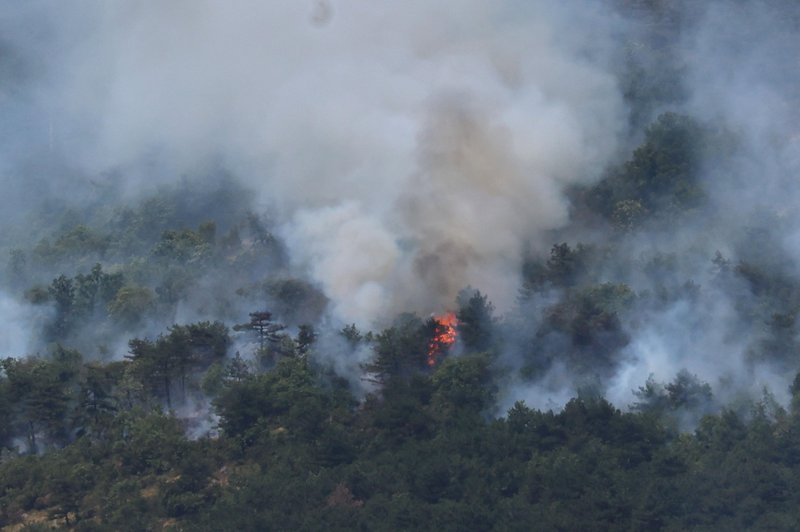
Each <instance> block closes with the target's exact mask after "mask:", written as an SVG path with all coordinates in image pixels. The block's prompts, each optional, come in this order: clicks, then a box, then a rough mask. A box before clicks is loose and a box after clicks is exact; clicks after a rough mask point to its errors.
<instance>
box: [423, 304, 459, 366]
mask: <svg viewBox="0 0 800 532" xmlns="http://www.w3.org/2000/svg"><path fill="white" fill-rule="evenodd" d="M433 319H434V321H435V322H436V330H435V331H434V334H433V338H432V339H431V343H430V344H428V366H431V367H433V366H435V365H436V359H437V357H438V356H439V355H441V354H442V352H443V351H444V350H445V349H447V348H448V347H450V346H451V345H453V343H454V342H455V341H456V325H458V319H456V315H455V313H453V312H447V313H445V314H442V315H441V316H435V317H434V318H433Z"/></svg>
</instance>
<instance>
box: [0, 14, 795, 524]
mask: <svg viewBox="0 0 800 532" xmlns="http://www.w3.org/2000/svg"><path fill="white" fill-rule="evenodd" d="M617 3H618V4H620V5H622V6H623V7H624V9H626V10H629V11H626V13H634V14H635V16H640V17H642V18H643V20H645V21H646V22H647V24H646V26H647V28H648V32H649V33H648V34H647V35H646V36H643V37H642V41H641V42H636V43H634V44H635V45H636V46H631V47H630V49H629V50H628V52H627V53H626V55H625V57H624V58H622V60H621V61H620V62H619V63H620V64H619V65H618V70H619V71H618V72H615V75H616V76H617V78H618V79H617V81H618V83H619V86H620V88H621V90H622V96H623V98H624V99H625V104H626V105H627V106H628V110H629V116H628V122H629V123H628V126H629V128H630V132H629V133H630V138H628V139H627V141H628V142H629V144H630V145H629V146H628V149H621V152H620V155H619V157H618V159H617V160H615V161H614V162H613V164H611V165H610V166H609V167H608V168H603V169H600V170H598V172H597V176H596V178H595V179H594V180H590V179H587V180H578V181H575V182H583V183H587V184H584V185H580V186H578V185H574V186H571V187H570V188H569V189H568V190H566V191H565V192H564V194H565V199H568V200H569V206H570V209H571V212H570V213H569V221H568V222H565V224H564V225H565V226H564V227H560V228H559V229H557V230H552V231H550V232H547V233H546V237H547V238H549V240H547V242H546V244H545V245H544V248H543V250H542V249H525V250H524V252H523V253H521V254H522V255H523V256H522V257H521V258H520V259H519V262H520V263H521V264H520V266H521V268H520V271H518V272H514V274H512V275H511V277H513V276H514V275H518V277H515V279H516V278H518V279H519V281H520V282H519V284H518V285H515V286H513V287H512V291H513V290H514V289H517V288H518V296H517V298H516V301H515V302H514V304H512V305H509V306H508V308H503V309H502V312H500V311H498V309H497V308H496V307H495V305H494V304H493V303H492V301H490V299H489V297H488V296H487V294H486V293H483V292H481V290H482V289H484V288H483V287H477V288H473V287H470V286H467V287H457V288H456V290H457V289H458V288H463V289H462V290H461V291H460V292H459V293H458V295H457V297H455V299H454V301H452V303H451V306H452V308H450V309H430V310H436V311H440V310H441V311H445V310H451V311H452V313H451V314H449V315H450V316H452V319H453V323H455V325H454V326H453V330H452V331H449V330H448V334H450V333H452V334H453V336H454V338H455V341H451V339H450V338H449V337H447V338H445V339H444V340H443V339H442V337H441V336H442V334H443V330H444V329H443V324H442V323H441V322H440V321H438V318H437V317H436V316H435V315H433V314H432V315H430V316H428V317H425V316H420V315H418V314H415V313H412V312H404V313H400V314H398V315H397V316H375V317H374V321H373V323H374V325H373V327H374V329H375V330H361V329H360V328H359V327H357V326H356V325H355V324H349V325H346V324H342V323H338V322H336V316H335V312H329V311H330V310H331V309H330V308H329V303H330V302H329V300H328V295H330V294H328V295H326V294H325V293H324V291H323V288H322V287H321V286H319V285H318V284H316V283H315V282H313V281H311V280H309V275H308V272H307V271H303V269H302V268H301V267H297V265H296V264H294V263H293V262H292V260H290V257H289V256H288V252H287V249H288V248H287V246H286V242H285V241H284V240H282V238H281V237H280V236H278V235H279V233H280V228H279V225H278V224H277V223H276V222H275V220H273V219H271V218H270V216H268V215H267V214H265V213H263V212H261V211H260V209H258V208H255V207H254V203H253V201H252V198H251V196H252V193H251V191H249V190H247V189H246V188H245V187H243V186H242V185H240V184H239V183H238V182H237V181H236V180H235V179H233V178H232V177H230V176H227V175H224V173H223V172H221V174H223V175H222V176H221V177H220V176H213V177H212V176H209V175H201V176H198V177H197V178H196V179H188V178H187V179H185V180H182V181H181V182H180V183H178V184H176V185H171V186H167V185H165V186H163V187H161V188H159V189H157V190H155V191H154V192H153V191H152V190H150V191H149V192H148V193H141V194H139V195H137V196H136V197H135V198H133V199H130V198H128V199H126V200H125V201H122V200H120V199H119V198H120V197H125V196H124V195H123V194H121V193H120V192H119V191H115V190H111V189H109V190H104V189H101V188H99V189H98V191H96V196H94V200H93V201H91V202H88V201H87V205H86V206H85V208H84V209H66V210H65V209H60V208H53V206H52V205H44V206H42V208H41V209H40V210H39V211H37V212H34V213H31V219H32V221H31V223H30V227H27V228H25V231H11V230H9V231H8V234H6V235H4V236H3V239H2V241H1V242H0V251H2V252H3V253H4V254H5V255H6V257H7V265H6V268H5V271H4V275H3V276H2V279H1V280H0V281H1V282H0V290H2V292H0V294H3V295H4V294H11V295H12V296H13V298H16V299H14V301H15V302H16V301H19V302H20V308H24V316H25V320H24V323H11V324H8V328H7V329H6V330H9V331H10V330H12V329H14V328H20V329H22V328H24V329H25V331H26V332H28V333H30V336H31V337H32V338H33V339H34V341H32V342H30V344H29V346H28V347H27V351H24V350H23V351H21V352H15V353H11V352H9V353H1V354H2V356H3V358H2V359H1V360H0V527H2V528H3V529H4V530H5V529H6V527H8V529H9V530H46V529H50V528H67V529H72V530H84V531H88V530H237V529H240V530H365V531H366V530H458V531H460V530H498V531H501V530H502V531H505V530H521V531H522V530H525V531H527V530H587V531H588V530H609V529H614V530H797V529H800V511H799V510H798V508H800V358H798V356H797V353H798V349H800V340H798V332H800V331H798V320H797V318H798V315H800V277H798V275H797V268H796V263H797V259H795V258H793V256H792V255H791V253H788V252H787V246H786V245H785V244H786V242H785V241H786V240H787V238H785V235H786V234H791V235H793V237H792V238H795V240H796V238H797V237H796V234H797V233H796V230H797V228H796V227H794V226H792V225H791V222H789V221H787V220H788V218H787V217H786V216H784V215H783V213H782V212H779V210H777V209H776V208H775V207H774V206H773V205H770V204H769V199H771V196H768V195H765V198H767V199H766V200H763V201H762V203H763V205H762V204H761V203H759V204H758V205H755V206H753V207H752V209H751V210H748V212H747V216H744V215H742V222H741V227H742V229H740V226H737V230H736V231H732V232H735V234H734V235H732V236H731V235H729V234H727V233H726V232H725V231H726V223H727V222H728V221H729V220H731V219H732V218H733V217H735V216H736V215H737V214H738V213H734V214H733V215H731V213H730V212H723V210H724V209H722V208H720V205H723V203H714V201H713V198H712V195H713V192H714V191H713V186H712V184H710V182H709V181H710V180H711V179H712V178H714V177H718V176H719V174H724V173H725V172H727V171H728V170H730V169H731V168H733V167H734V166H735V165H736V164H738V163H740V162H741V160H740V159H737V158H736V157H735V156H734V153H735V151H736V148H737V142H738V141H739V140H740V138H741V135H742V134H741V132H738V131H730V130H728V129H727V125H726V124H717V123H708V122H704V121H702V120H700V119H698V118H696V117H693V116H690V115H689V114H686V113H685V112H681V110H683V109H686V107H683V106H681V105H679V103H680V102H682V101H683V99H685V98H686V94H685V88H684V87H683V85H682V82H681V69H682V68H683V66H682V65H681V64H680V61H678V59H677V57H678V54H677V52H676V48H677V46H679V43H680V35H679V33H680V28H681V27H682V26H683V25H686V24H688V23H689V22H690V21H688V20H686V19H684V18H682V17H681V13H684V12H683V11H682V10H681V9H680V8H679V7H676V6H678V5H679V4H680V5H682V4H684V3H683V2H669V1H660V0H659V1H657V0H619V2H617ZM777 3H779V2H777V0H776V5H777ZM686 12H688V11H686ZM631 16H634V15H631ZM512 77H513V76H512ZM512 85H513V84H512ZM737 136H738V137H737ZM770 142H775V143H777V142H778V141H777V140H775V139H770ZM589 181H591V183H589ZM720 187H721V188H722V187H723V186H720ZM760 201H761V200H760ZM412 203H413V202H412ZM257 211H258V213H257ZM751 211H752V212H751ZM476 215H477V214H476ZM787 227H788V228H789V230H791V231H793V232H790V233H787V232H785V231H784V230H786V229H787ZM706 228H710V229H708V232H709V234H710V235H709V236H708V237H707V238H706V235H702V234H701V233H703V232H704V231H705V229H706ZM781 231H784V232H781ZM722 233H725V234H724V235H723V236H720V235H721V234H722ZM537 235H538V233H537ZM284 238H291V232H290V233H289V236H288V237H287V236H286V235H284ZM717 242H722V243H724V246H720V247H721V249H722V251H720V250H718V249H717V247H716V243H717ZM406 245H409V246H411V245H414V243H409V242H400V243H399V244H398V246H406ZM523 247H524V246H523ZM531 247H532V248H536V246H533V245H532V246H531ZM539 247H541V246H539ZM459 252H460V251H459ZM464 253H465V254H469V253H468V252H466V251H465V252H464ZM345 259H347V257H344V258H343V259H342V260H345ZM331 266H335V265H331ZM364 267H365V268H369V267H371V265H370V264H367V265H365V266H364ZM311 277H313V276H311ZM401 289H402V288H401ZM409 293H413V291H409ZM13 298H12V299H13ZM9 301H11V299H9ZM0 303H2V304H5V303H6V302H5V301H0ZM23 303H24V305H23ZM720 315H724V319H719V316H720ZM654 330H655V332H654ZM654 338H655V340H654ZM664 338H666V342H669V347H670V353H669V354H673V355H674V353H676V352H677V353H678V355H676V356H673V358H672V359H670V360H669V361H666V358H667V355H665V354H664V353H662V352H661V351H664V352H666V351H667V349H666V348H664V345H663V344H659V343H658V341H665V340H664ZM725 349H730V350H731V351H735V353H731V354H730V356H728V353H727V352H725V351H724V350H725ZM647 350H650V351H653V352H655V353H656V356H654V360H655V364H656V365H657V364H662V365H663V366H665V367H667V369H663V368H658V369H663V371H662V375H663V374H664V373H666V372H671V373H670V377H669V378H667V379H663V378H662V379H661V380H659V379H656V378H655V376H654V375H652V374H650V375H649V377H648V376H647V375H646V374H644V375H638V374H637V378H638V377H639V376H640V377H641V379H640V380H639V381H637V382H636V383H635V384H634V385H630V382H632V379H633V378H630V379H629V380H625V379H624V378H623V377H626V376H630V375H633V374H634V373H635V370H637V369H641V368H638V367H636V366H635V362H636V360H641V358H637V356H639V355H640V354H641V352H642V351H647ZM659 350H661V351H659ZM712 350H713V352H712ZM697 360H704V361H705V360H707V361H708V362H707V364H708V365H711V364H715V363H716V364H720V365H722V366H725V368H724V369H725V370H726V371H722V370H720V372H719V373H718V374H717V375H718V376H719V379H718V381H716V382H706V381H705V380H703V378H701V377H699V376H698V375H697V374H695V373H693V372H692V371H689V370H687V369H685V368H686V367H689V366H691V362H695V361H697ZM728 365H730V366H731V367H728ZM648 367H649V368H652V366H648ZM731 368H733V369H731ZM755 374H759V376H762V375H766V377H765V379H766V380H769V379H770V378H774V379H773V383H774V382H777V383H779V384H780V385H781V387H773V388H770V389H768V388H767V387H764V388H763V389H762V388H760V387H759V389H757V390H754V389H753V388H754V387H753V385H752V382H751V380H752V379H751V376H753V375H755ZM776 375H778V376H779V377H780V378H775V376H776ZM795 375H797V377H794V376H795ZM792 378H794V382H793V384H791V386H783V385H784V384H788V383H789V382H791V381H792ZM631 388H633V389H631ZM565 394H566V397H565ZM612 394H616V395H615V396H614V397H611V396H612ZM559 396H560V399H559ZM521 397H524V398H526V400H528V403H526V402H525V401H523V400H521V399H520V398H521ZM619 397H629V398H630V401H629V402H628V404H622V403H621V401H620V400H619ZM553 398H555V399H553ZM534 402H535V403H536V404H533V403H534Z"/></svg>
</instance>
